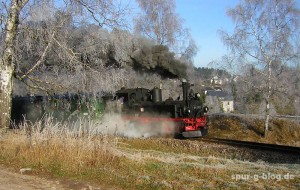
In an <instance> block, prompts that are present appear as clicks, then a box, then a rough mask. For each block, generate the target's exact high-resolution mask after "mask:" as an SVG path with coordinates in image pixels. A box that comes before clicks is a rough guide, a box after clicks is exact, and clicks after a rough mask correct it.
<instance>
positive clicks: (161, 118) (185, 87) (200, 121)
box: [114, 80, 208, 138]
mask: <svg viewBox="0 0 300 190" xmlns="http://www.w3.org/2000/svg"><path fill="white" fill-rule="evenodd" d="M180 86H181V87H182V99H180V97H178V98H177V99H176V100H173V99H172V98H169V99H166V100H165V101H163V100H162V89H160V88H157V87H154V88H153V89H152V90H149V89H146V88H130V89H125V88H122V89H120V90H118V91H116V96H115V98H114V100H115V101H116V103H117V104H118V110H119V112H121V115H122V116H123V118H124V119H126V120H129V121H130V122H131V124H132V123H134V126H135V127H139V126H140V125H144V124H147V125H150V126H151V127H153V129H154V128H155V127H157V126H159V127H161V130H165V131H173V132H174V133H173V134H174V136H176V137H184V138H193V137H201V136H206V135H207V131H208V126H207V112H208V107H207V106H203V102H202V101H201V100H200V98H201V95H200V94H199V93H194V91H193V89H191V86H193V84H190V83H189V82H187V81H186V80H182V84H181V85H180Z"/></svg>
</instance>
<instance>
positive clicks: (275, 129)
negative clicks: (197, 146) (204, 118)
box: [209, 116, 300, 147]
mask: <svg viewBox="0 0 300 190" xmlns="http://www.w3.org/2000/svg"><path fill="white" fill-rule="evenodd" d="M209 127H210V128H209V137H217V138H227V139H236V140H246V141H255V142H265V143H273V144H284V145H290V146H299V147H300V141H299V139H300V123H299V122H296V121H292V120H288V119H272V120H271V121H270V131H269V134H268V136H267V137H266V138H265V137H263V132H264V120H263V119H251V118H237V117H226V116H217V117H213V118H211V119H210V123H209Z"/></svg>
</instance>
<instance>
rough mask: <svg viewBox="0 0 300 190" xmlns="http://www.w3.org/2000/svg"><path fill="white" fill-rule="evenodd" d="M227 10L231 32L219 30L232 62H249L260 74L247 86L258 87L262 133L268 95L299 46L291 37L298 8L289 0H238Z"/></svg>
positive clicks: (295, 29) (296, 27)
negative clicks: (262, 105) (262, 109)
mask: <svg viewBox="0 0 300 190" xmlns="http://www.w3.org/2000/svg"><path fill="white" fill-rule="evenodd" d="M227 13H228V16H229V17H231V18H232V20H233V21H234V22H235V29H234V32H233V34H229V33H227V32H224V31H221V34H222V38H223V40H224V43H225V44H226V45H228V47H230V49H231V50H232V54H233V55H234V56H233V57H234V60H235V61H234V62H232V63H236V64H238V65H239V68H244V66H245V65H251V66H252V67H253V68H254V69H255V71H256V75H257V76H256V77H260V78H259V79H260V80H259V81H256V82H257V83H256V84H255V83H251V87H252V88H255V89H256V90H258V91H260V93H262V94H263V98H264V100H265V105H266V106H265V136H266V135H267V132H268V130H269V119H270V102H271V98H272V96H273V95H274V94H275V93H277V92H278V91H280V88H279V87H280V86H278V80H277V79H278V76H279V75H281V74H282V72H281V71H282V69H284V66H287V65H289V64H291V63H292V62H293V61H295V60H296V59H298V60H299V57H297V56H298V55H297V48H299V47H297V45H296V44H295V41H294V40H293V38H295V34H296V35H298V34H299V9H297V6H296V3H295V1H293V0H242V1H241V2H240V3H239V4H238V5H237V6H236V7H234V8H231V9H229V10H228V12H227ZM239 72H240V71H239ZM250 78H251V77H250ZM252 78H253V77H252ZM244 79H245V78H244ZM248 79H249V78H248ZM248 82H250V81H249V80H248Z"/></svg>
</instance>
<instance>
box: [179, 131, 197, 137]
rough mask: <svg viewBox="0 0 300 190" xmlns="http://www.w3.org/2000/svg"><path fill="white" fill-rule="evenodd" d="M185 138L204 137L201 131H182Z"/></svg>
mask: <svg viewBox="0 0 300 190" xmlns="http://www.w3.org/2000/svg"><path fill="white" fill-rule="evenodd" d="M182 136H183V137H184V138H194V137H202V133H201V131H185V132H182Z"/></svg>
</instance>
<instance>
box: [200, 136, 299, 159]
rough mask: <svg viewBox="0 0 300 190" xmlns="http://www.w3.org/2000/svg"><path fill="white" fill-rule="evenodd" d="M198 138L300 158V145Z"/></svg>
mask: <svg viewBox="0 0 300 190" xmlns="http://www.w3.org/2000/svg"><path fill="white" fill-rule="evenodd" d="M198 140H200V141H204V142H211V143H218V144H227V145H231V146H236V147H244V148H250V149H255V150H262V151H266V150H267V151H272V152H277V153H284V154H289V155H296V156H299V159H300V147H295V146H286V145H276V144H268V143H258V142H249V141H239V140H229V139H219V138H200V139H198Z"/></svg>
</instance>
